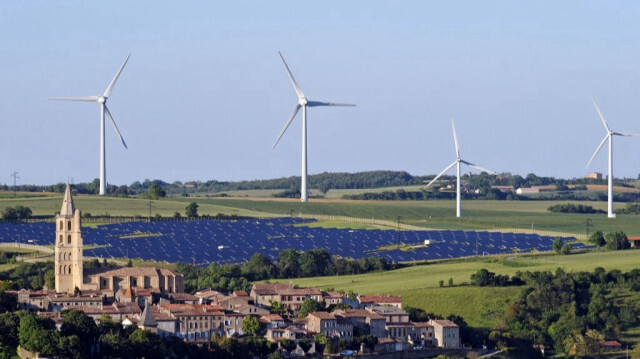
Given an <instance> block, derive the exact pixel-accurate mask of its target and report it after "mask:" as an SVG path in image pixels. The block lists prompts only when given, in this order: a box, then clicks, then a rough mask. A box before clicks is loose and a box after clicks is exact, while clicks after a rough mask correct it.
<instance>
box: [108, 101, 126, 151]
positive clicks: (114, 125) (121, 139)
mask: <svg viewBox="0 0 640 359" xmlns="http://www.w3.org/2000/svg"><path fill="white" fill-rule="evenodd" d="M104 112H105V113H106V114H107V116H108V117H109V119H110V120H111V124H112V125H113V129H114V130H116V133H117V134H118V137H120V141H122V144H123V145H124V148H127V149H128V147H127V144H126V143H125V142H124V138H122V134H120V130H119V129H118V126H117V125H116V121H114V120H113V116H111V112H109V109H108V108H107V106H106V105H105V106H104Z"/></svg>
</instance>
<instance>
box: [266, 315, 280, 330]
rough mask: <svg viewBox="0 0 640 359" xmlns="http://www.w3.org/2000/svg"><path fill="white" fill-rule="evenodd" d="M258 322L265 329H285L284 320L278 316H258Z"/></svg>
mask: <svg viewBox="0 0 640 359" xmlns="http://www.w3.org/2000/svg"><path fill="white" fill-rule="evenodd" d="M260 322H261V323H263V324H264V325H265V326H266V327H267V329H269V328H273V329H277V328H283V327H285V322H284V319H283V318H282V317H281V316H280V314H260Z"/></svg>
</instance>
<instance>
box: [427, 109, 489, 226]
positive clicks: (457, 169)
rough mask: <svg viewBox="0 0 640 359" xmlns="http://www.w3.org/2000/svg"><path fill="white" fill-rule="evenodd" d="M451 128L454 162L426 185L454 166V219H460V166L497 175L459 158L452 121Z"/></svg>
mask: <svg viewBox="0 0 640 359" xmlns="http://www.w3.org/2000/svg"><path fill="white" fill-rule="evenodd" d="M451 128H452V129H453V142H454V143H455V145H456V160H455V161H453V163H452V164H450V165H449V166H447V168H445V169H444V170H443V171H442V172H440V173H439V174H438V175H437V176H436V177H435V178H434V179H432V180H431V182H429V184H428V185H427V187H429V186H431V185H432V184H433V182H435V181H436V180H437V179H438V178H440V177H441V176H442V175H443V174H445V173H447V171H449V170H450V169H452V168H453V166H456V175H457V179H458V181H457V183H456V217H460V164H461V163H464V164H465V165H467V166H469V167H473V168H476V169H479V170H481V171H484V172H488V173H491V174H494V175H495V174H497V173H495V172H493V171H491V170H488V169H486V168H482V167H480V166H478V165H475V164H473V163H471V162H467V161H465V160H463V159H461V158H460V148H459V147H458V135H457V134H456V126H455V125H454V124H453V120H451Z"/></svg>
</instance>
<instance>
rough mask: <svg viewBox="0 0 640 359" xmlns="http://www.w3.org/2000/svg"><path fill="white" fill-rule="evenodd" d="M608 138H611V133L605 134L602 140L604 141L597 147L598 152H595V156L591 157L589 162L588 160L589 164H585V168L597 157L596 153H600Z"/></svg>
mask: <svg viewBox="0 0 640 359" xmlns="http://www.w3.org/2000/svg"><path fill="white" fill-rule="evenodd" d="M608 138H609V134H608V133H607V135H606V136H604V139H603V140H602V142H600V145H599V146H598V148H596V152H594V153H593V156H591V159H590V160H589V162H587V165H586V166H585V168H587V167H589V165H590V164H591V161H593V159H594V158H596V155H597V154H598V152H599V151H600V149H601V148H602V146H604V143H605V142H607V139H608Z"/></svg>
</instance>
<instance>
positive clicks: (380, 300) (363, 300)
mask: <svg viewBox="0 0 640 359" xmlns="http://www.w3.org/2000/svg"><path fill="white" fill-rule="evenodd" d="M358 303H359V307H360V308H368V307H371V306H375V305H388V306H393V307H397V308H400V309H402V297H401V296H395V295H359V296H358Z"/></svg>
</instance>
